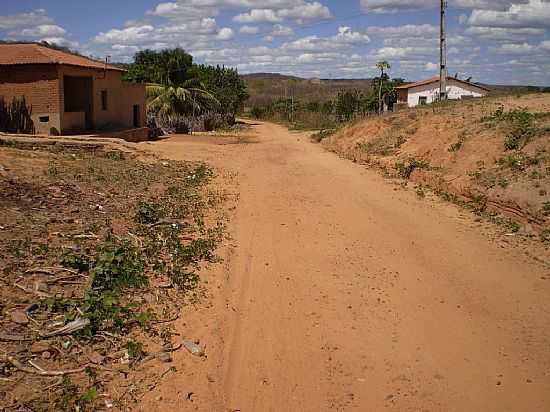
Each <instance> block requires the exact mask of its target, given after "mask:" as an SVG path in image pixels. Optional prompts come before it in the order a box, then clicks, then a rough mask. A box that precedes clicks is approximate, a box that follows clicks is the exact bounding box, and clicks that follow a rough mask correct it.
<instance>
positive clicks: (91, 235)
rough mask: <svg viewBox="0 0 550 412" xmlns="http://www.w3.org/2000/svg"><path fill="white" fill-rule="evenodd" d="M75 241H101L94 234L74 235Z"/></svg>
mask: <svg viewBox="0 0 550 412" xmlns="http://www.w3.org/2000/svg"><path fill="white" fill-rule="evenodd" d="M73 239H99V236H98V235H94V234H93V233H90V234H82V235H74V236H73Z"/></svg>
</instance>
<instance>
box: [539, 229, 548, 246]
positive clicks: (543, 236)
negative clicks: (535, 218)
mask: <svg viewBox="0 0 550 412" xmlns="http://www.w3.org/2000/svg"><path fill="white" fill-rule="evenodd" d="M540 240H541V241H542V242H545V243H546V242H550V230H549V229H546V230H543V231H542V232H541V234H540Z"/></svg>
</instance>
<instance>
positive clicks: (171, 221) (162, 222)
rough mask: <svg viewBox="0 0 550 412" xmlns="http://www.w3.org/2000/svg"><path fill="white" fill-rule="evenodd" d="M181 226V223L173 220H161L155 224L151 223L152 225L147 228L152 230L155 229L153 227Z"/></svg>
mask: <svg viewBox="0 0 550 412" xmlns="http://www.w3.org/2000/svg"><path fill="white" fill-rule="evenodd" d="M179 224H181V223H180V222H179V221H177V220H173V219H161V220H159V221H158V222H155V223H151V224H150V225H147V227H150V228H153V227H157V226H164V225H179Z"/></svg>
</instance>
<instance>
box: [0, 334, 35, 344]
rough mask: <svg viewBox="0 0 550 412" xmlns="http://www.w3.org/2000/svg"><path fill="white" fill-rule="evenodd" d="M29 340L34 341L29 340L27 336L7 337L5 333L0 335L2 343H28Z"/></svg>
mask: <svg viewBox="0 0 550 412" xmlns="http://www.w3.org/2000/svg"><path fill="white" fill-rule="evenodd" d="M31 340H35V339H34V338H29V337H27V336H21V335H8V334H7V333H0V341H3V342H28V341H31Z"/></svg>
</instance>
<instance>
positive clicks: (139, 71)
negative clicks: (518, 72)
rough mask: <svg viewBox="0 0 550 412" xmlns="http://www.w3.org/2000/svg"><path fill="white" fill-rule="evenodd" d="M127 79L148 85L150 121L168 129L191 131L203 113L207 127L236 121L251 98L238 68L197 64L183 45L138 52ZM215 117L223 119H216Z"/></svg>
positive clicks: (129, 66)
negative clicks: (244, 104) (247, 99)
mask: <svg viewBox="0 0 550 412" xmlns="http://www.w3.org/2000/svg"><path fill="white" fill-rule="evenodd" d="M126 80H129V81H136V82H143V83H146V84H147V103H148V106H147V111H148V118H149V119H150V122H149V123H150V124H151V125H154V124H160V125H163V126H165V127H166V128H169V127H172V126H174V128H175V129H182V130H189V129H190V128H192V126H191V125H190V124H192V123H195V122H194V120H193V119H196V118H198V117H200V116H202V117H203V127H204V128H205V129H209V128H210V127H209V123H210V124H214V125H218V123H221V124H220V126H223V122H224V121H225V122H231V123H233V122H234V120H235V116H236V115H237V114H238V113H239V111H240V110H241V108H242V105H243V102H244V101H245V100H246V98H247V97H248V95H247V92H246V86H245V83H244V82H243V81H242V80H241V79H240V78H239V75H238V73H237V71H236V70H234V69H229V68H225V67H220V66H217V67H211V66H205V65H194V64H193V57H192V56H191V55H190V54H188V53H186V52H185V51H184V50H183V49H180V48H176V49H171V50H162V51H158V52H157V51H153V50H144V51H141V52H138V53H137V54H136V55H135V57H134V63H132V64H130V65H128V73H127V74H126ZM214 116H218V117H220V118H222V119H223V120H222V121H214V120H212V118H213V117H214ZM153 119H154V120H153Z"/></svg>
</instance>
